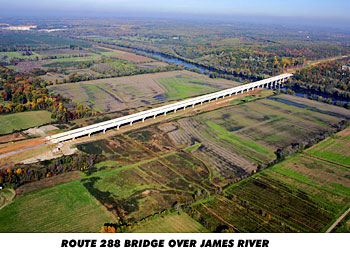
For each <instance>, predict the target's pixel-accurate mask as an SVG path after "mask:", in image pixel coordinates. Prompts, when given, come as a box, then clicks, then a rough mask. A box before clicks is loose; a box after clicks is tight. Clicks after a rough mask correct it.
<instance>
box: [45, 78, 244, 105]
mask: <svg viewBox="0 0 350 253" xmlns="http://www.w3.org/2000/svg"><path fill="white" fill-rule="evenodd" d="M237 85H238V83H236V82H232V81H228V80H220V79H218V80H216V79H210V78H208V77H206V76H204V75H200V74H196V73H193V72H190V71H172V72H164V73H154V74H143V75H135V76H128V77H117V78H106V79H99V80H94V81H86V82H85V81H84V82H77V83H67V84H60V85H53V86H50V87H49V89H50V90H51V91H54V92H57V93H59V94H62V95H63V96H64V97H68V98H71V99H72V100H73V101H75V102H78V103H81V104H84V105H89V106H91V107H93V108H94V109H96V110H99V111H103V112H113V111H119V110H123V109H126V108H137V107H140V106H148V105H149V104H152V105H153V104H158V103H163V102H167V101H172V100H178V99H183V98H187V97H191V96H197V95H202V94H205V93H210V92H214V91H217V90H221V89H225V88H232V87H234V86H237Z"/></svg>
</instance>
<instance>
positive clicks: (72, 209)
mask: <svg viewBox="0 0 350 253" xmlns="http://www.w3.org/2000/svg"><path fill="white" fill-rule="evenodd" d="M23 210H25V212H23ZM113 221H114V218H113V216H112V215H111V214H110V213H109V212H107V210H106V209H105V208H104V207H102V206H101V205H100V204H99V203H98V202H97V201H96V199H95V198H93V196H91V195H90V193H89V192H88V191H87V190H86V188H85V187H84V186H83V185H82V184H81V183H80V182H79V181H73V182H69V183H64V184H60V185H56V186H53V187H49V188H46V189H43V190H39V191H35V192H31V193H28V194H25V195H23V196H21V197H19V198H17V199H16V200H15V201H13V202H12V203H11V204H9V205H7V206H6V207H4V208H3V209H2V210H0V232H42V231H45V232H98V231H100V229H101V226H102V225H103V224H104V223H105V222H113ZM101 224H102V225H101Z"/></svg>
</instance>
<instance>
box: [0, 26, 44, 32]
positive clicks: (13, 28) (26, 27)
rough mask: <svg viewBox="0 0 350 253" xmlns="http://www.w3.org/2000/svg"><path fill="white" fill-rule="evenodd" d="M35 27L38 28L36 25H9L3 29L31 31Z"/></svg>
mask: <svg viewBox="0 0 350 253" xmlns="http://www.w3.org/2000/svg"><path fill="white" fill-rule="evenodd" d="M33 28H37V26H36V25H18V26H8V27H4V28H2V29H5V30H11V31H30V30H31V29H33Z"/></svg>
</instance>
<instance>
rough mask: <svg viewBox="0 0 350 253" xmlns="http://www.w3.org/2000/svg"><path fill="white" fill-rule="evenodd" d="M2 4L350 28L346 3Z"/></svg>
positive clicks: (112, 0)
mask: <svg viewBox="0 0 350 253" xmlns="http://www.w3.org/2000/svg"><path fill="white" fill-rule="evenodd" d="M0 3H1V6H2V12H1V13H0V18H8V17H15V18H16V17H17V18H20V17H33V18H35V17H43V18H47V17H52V18H54V17H75V18H79V17H98V18H125V17H130V18H150V17H152V18H168V19H171V18H172V19H197V20H208V21H218V20H221V21H243V22H247V21H250V22H258V23H275V24H294V25H313V26H320V27H322V26H326V27H339V28H346V30H348V29H349V28H350V24H349V23H350V16H349V14H348V10H349V9H350V2H349V1H346V0H336V1H329V0H318V1H315V0H309V1H307V2H305V1H302V0H293V1H292V0H285V1H283V2H281V1H277V0H270V1H264V2H262V1H258V0H250V1H242V0H234V1H230V0H217V1H215V2H213V1H209V0H201V1H200V0H177V1H173V0H169V1H161V0H152V1H150V0H144V1H142V0H99V1H93V0H76V1H74V2H72V1H68V0H61V1H50V0H32V1H26V0H13V1H11V2H8V1H6V2H5V1H3V0H0Z"/></svg>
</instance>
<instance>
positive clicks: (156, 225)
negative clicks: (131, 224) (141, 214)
mask: <svg viewBox="0 0 350 253" xmlns="http://www.w3.org/2000/svg"><path fill="white" fill-rule="evenodd" d="M130 232H131V233H204V232H209V231H208V230H207V229H206V228H205V227H203V226H202V225H201V224H200V223H198V222H197V221H195V220H194V219H192V218H191V217H190V216H188V215H187V214H186V213H185V212H180V213H177V212H175V213H171V214H167V215H159V216H158V217H156V218H153V219H152V220H148V221H145V222H144V223H140V224H137V226H136V227H135V228H133V229H132V230H131V231H130Z"/></svg>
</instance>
